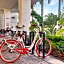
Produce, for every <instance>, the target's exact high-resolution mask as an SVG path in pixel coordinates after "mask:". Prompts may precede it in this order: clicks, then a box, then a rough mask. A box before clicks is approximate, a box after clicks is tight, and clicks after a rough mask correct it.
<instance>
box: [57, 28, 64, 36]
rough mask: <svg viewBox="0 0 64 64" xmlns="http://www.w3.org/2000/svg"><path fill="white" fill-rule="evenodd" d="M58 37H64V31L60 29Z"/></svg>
mask: <svg viewBox="0 0 64 64" xmlns="http://www.w3.org/2000/svg"><path fill="white" fill-rule="evenodd" d="M56 36H64V29H60V30H59V31H58V32H57V33H56Z"/></svg>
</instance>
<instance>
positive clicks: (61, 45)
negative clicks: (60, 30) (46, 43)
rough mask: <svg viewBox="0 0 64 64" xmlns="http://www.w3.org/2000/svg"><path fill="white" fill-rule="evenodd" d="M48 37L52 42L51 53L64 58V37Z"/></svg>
mask: <svg viewBox="0 0 64 64" xmlns="http://www.w3.org/2000/svg"><path fill="white" fill-rule="evenodd" d="M47 38H48V39H50V40H51V42H52V52H51V55H53V56H54V57H56V58H58V59H60V60H64V41H63V40H64V37H56V36H48V37H47ZM47 50H48V49H47ZM47 50H46V52H47Z"/></svg>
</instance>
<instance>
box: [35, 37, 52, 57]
mask: <svg viewBox="0 0 64 64" xmlns="http://www.w3.org/2000/svg"><path fill="white" fill-rule="evenodd" d="M35 46H36V47H35V50H36V53H37V55H38V56H39V57H43V38H42V39H40V40H38V41H37V42H36V45H35ZM51 51H52V43H51V41H50V40H49V39H47V38H45V57H47V56H49V55H50V53H51Z"/></svg>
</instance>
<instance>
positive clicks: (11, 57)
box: [0, 40, 22, 63]
mask: <svg viewBox="0 0 64 64" xmlns="http://www.w3.org/2000/svg"><path fill="white" fill-rule="evenodd" d="M7 43H8V45H9V44H12V45H14V44H15V45H16V46H15V47H14V49H18V48H21V47H22V46H21V44H20V43H19V42H18V41H16V40H7ZM13 43H14V44H13ZM4 45H5V42H3V43H2V45H1V50H2V48H3V46H4ZM12 45H11V46H10V47H13V46H12ZM1 50H0V52H1V59H2V60H3V61H4V62H7V63H12V62H15V61H16V60H17V59H19V57H20V56H21V54H20V53H18V52H16V51H14V50H11V51H12V52H11V53H10V52H9V50H10V48H9V47H8V49H7V50H6V51H5V52H2V51H1Z"/></svg>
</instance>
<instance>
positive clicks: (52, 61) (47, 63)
mask: <svg viewBox="0 0 64 64" xmlns="http://www.w3.org/2000/svg"><path fill="white" fill-rule="evenodd" d="M0 64H64V62H62V61H60V60H57V59H56V58H54V57H53V56H48V57H47V58H45V59H41V58H39V57H36V56H34V55H31V54H27V55H22V56H21V57H20V58H19V59H18V60H17V61H16V62H14V63H5V62H3V61H2V60H0Z"/></svg>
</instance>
